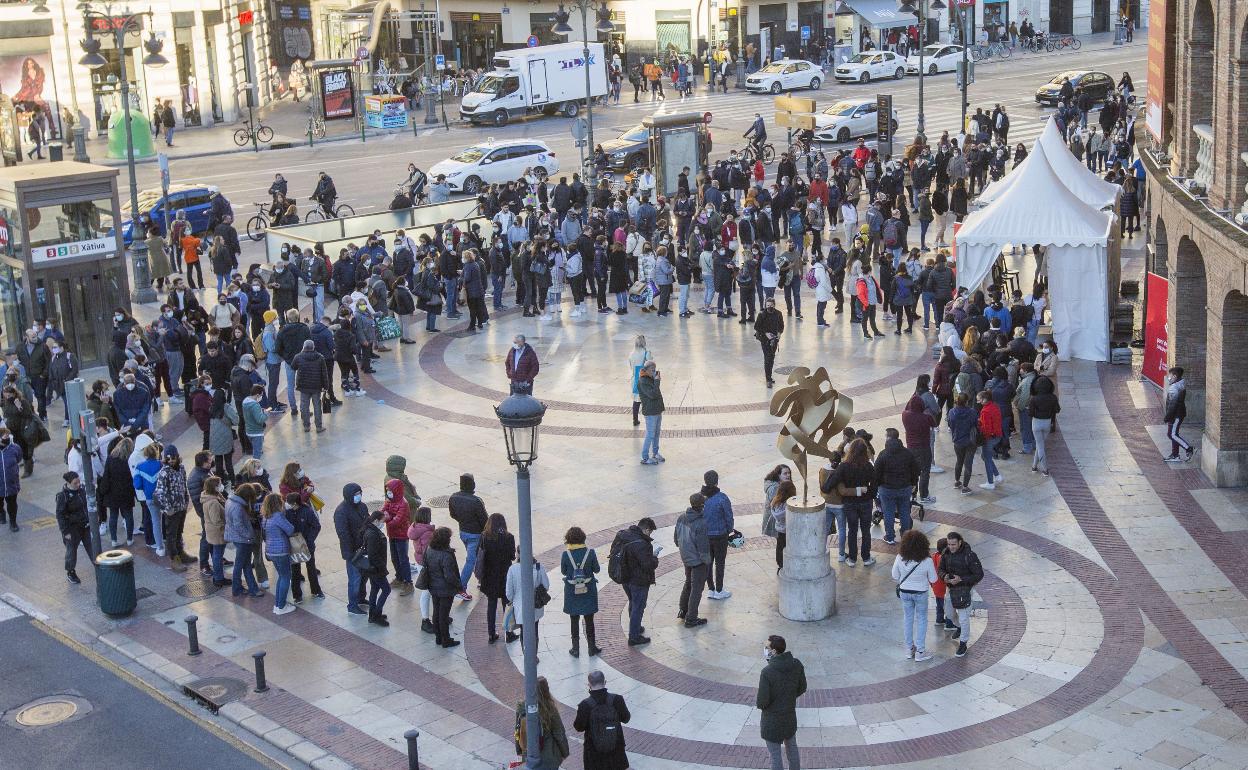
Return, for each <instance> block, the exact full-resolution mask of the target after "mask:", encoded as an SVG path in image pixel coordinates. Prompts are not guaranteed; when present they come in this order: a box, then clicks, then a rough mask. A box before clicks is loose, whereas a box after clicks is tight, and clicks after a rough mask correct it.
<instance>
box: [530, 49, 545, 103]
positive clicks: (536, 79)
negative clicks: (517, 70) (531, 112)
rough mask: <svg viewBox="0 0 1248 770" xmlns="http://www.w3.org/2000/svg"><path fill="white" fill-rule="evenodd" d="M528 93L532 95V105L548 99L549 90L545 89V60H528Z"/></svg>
mask: <svg viewBox="0 0 1248 770" xmlns="http://www.w3.org/2000/svg"><path fill="white" fill-rule="evenodd" d="M529 93H531V94H532V95H533V106H536V105H539V104H545V103H546V102H548V101H550V92H549V91H548V90H547V89H546V60H545V59H537V58H534V59H530V60H529Z"/></svg>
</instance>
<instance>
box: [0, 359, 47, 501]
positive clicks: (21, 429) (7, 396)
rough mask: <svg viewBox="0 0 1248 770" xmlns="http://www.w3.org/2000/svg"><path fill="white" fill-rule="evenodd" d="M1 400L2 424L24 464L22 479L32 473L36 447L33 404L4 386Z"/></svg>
mask: <svg viewBox="0 0 1248 770" xmlns="http://www.w3.org/2000/svg"><path fill="white" fill-rule="evenodd" d="M6 381H7V379H6ZM2 398H3V413H4V424H5V425H6V426H7V427H8V429H9V430H10V431H12V435H13V440H14V442H15V443H16V444H17V446H18V448H20V449H21V450H22V459H23V462H24V463H25V467H24V468H23V470H22V478H25V477H27V476H29V475H30V474H31V473H33V472H34V469H35V456H34V451H35V447H36V446H37V445H38V435H37V426H36V424H35V409H34V407H33V406H32V405H31V404H32V403H33V402H32V401H30V400H29V399H27V398H24V397H23V396H22V395H21V394H20V393H19V392H18V390H17V388H16V387H14V386H12V385H6V386H5V388H4V391H3V396H2ZM32 439H33V440H32Z"/></svg>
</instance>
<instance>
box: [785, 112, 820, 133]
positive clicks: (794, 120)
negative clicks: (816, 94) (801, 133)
mask: <svg viewBox="0 0 1248 770" xmlns="http://www.w3.org/2000/svg"><path fill="white" fill-rule="evenodd" d="M776 125H777V126H784V127H785V128H796V129H803V130H806V131H814V130H815V128H816V126H815V116H814V115H811V114H810V113H802V112H789V111H787V110H777V111H776Z"/></svg>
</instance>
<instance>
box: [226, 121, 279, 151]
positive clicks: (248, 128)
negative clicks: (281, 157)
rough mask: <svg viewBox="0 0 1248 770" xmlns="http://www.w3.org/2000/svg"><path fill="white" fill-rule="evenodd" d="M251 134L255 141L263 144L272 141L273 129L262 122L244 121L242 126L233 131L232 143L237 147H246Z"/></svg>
mask: <svg viewBox="0 0 1248 770" xmlns="http://www.w3.org/2000/svg"><path fill="white" fill-rule="evenodd" d="M253 135H254V136H255V138H256V141H258V142H261V143H264V144H267V143H269V142H271V141H273V129H271V128H269V127H268V126H266V125H264V124H263V123H258V124H252V123H246V124H245V125H244V127H243V128H240V129H238V130H236V131H235V132H234V144H237V145H238V146H239V147H246V146H247V145H248V144H249V143H250V142H251V139H252V136H253Z"/></svg>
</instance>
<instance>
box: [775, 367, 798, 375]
mask: <svg viewBox="0 0 1248 770" xmlns="http://www.w3.org/2000/svg"><path fill="white" fill-rule="evenodd" d="M796 368H797V367H795V366H777V367H775V368H774V369H772V370H771V371H772V372H774V373H775V374H792V373H793V370H794V369H796Z"/></svg>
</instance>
